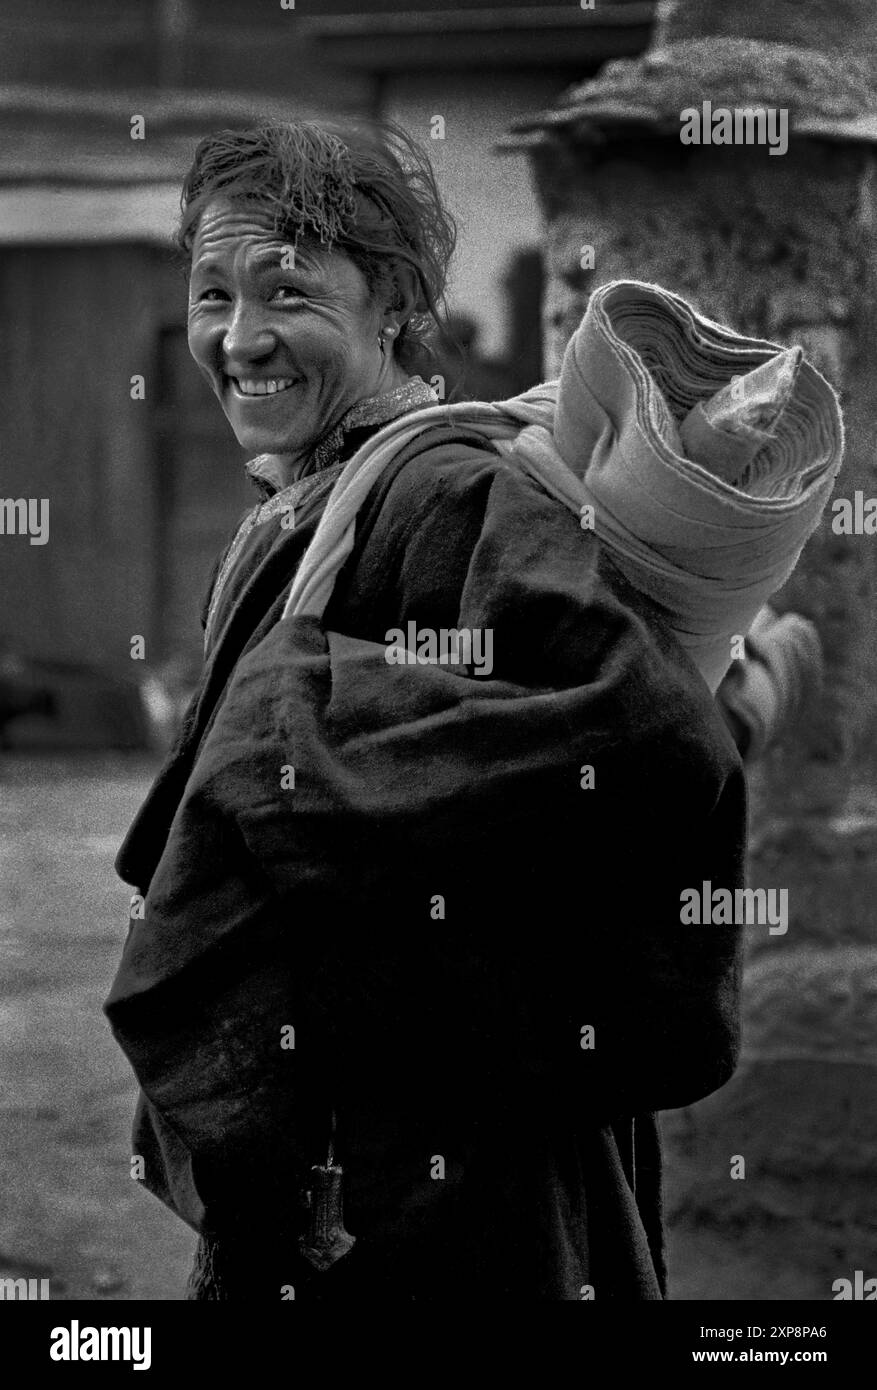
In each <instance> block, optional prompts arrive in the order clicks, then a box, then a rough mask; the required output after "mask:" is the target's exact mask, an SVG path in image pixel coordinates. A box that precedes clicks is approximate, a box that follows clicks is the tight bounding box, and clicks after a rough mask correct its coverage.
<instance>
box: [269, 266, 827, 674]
mask: <svg viewBox="0 0 877 1390" xmlns="http://www.w3.org/2000/svg"><path fill="white" fill-rule="evenodd" d="M435 424H452V425H455V426H457V427H462V428H465V429H466V430H467V432H470V433H472V434H474V435H476V436H480V437H482V438H484V440H485V441H487V442H490V443H491V444H492V445H493V446H494V448H496V449H497V450H498V451H499V452H500V453H501V454H503V455H504V456H506V457H507V458H508V459H509V460H510V461H511V462H513V463H514V464H516V465H518V466H520V467H521V468H523V469H524V470H526V471H527V472H528V473H529V474H530V475H531V476H532V477H533V478H535V479H536V480H537V481H538V482H539V484H540V485H541V486H542V487H543V488H544V489H545V490H546V491H547V492H548V493H549V494H550V495H551V496H553V497H555V498H556V499H557V500H558V501H559V502H561V503H563V504H564V505H565V506H567V507H569V508H570V509H572V510H573V511H574V512H576V513H577V514H579V515H581V517H582V525H583V527H587V528H588V529H590V528H591V527H593V529H594V530H595V531H596V532H597V534H598V536H599V537H600V538H601V539H602V541H603V542H604V544H605V545H606V546H607V548H608V549H609V551H610V552H611V554H612V557H613V559H614V561H615V563H616V565H617V566H618V568H619V569H620V570H621V571H622V573H623V574H624V575H625V577H626V578H627V579H628V580H629V581H630V582H631V583H632V584H633V585H634V586H635V587H636V588H638V589H640V590H641V591H642V592H644V593H645V594H646V595H647V596H648V597H649V598H650V599H652V600H653V601H654V602H656V603H657V604H658V605H659V606H660V608H661V609H662V610H663V612H664V614H665V616H666V618H667V621H668V623H669V626H670V627H671V628H672V630H673V631H674V632H675V634H676V636H677V638H678V639H679V641H680V642H681V644H682V646H683V647H684V648H685V649H686V651H687V652H688V655H689V656H690V657H691V659H692V660H693V662H694V663H695V665H696V666H697V668H698V670H699V671H700V673H701V675H702V676H703V678H704V680H705V681H706V683H707V685H708V686H709V688H710V690H711V692H713V693H715V691H716V689H717V688H718V686H719V684H720V682H721V680H722V678H723V676H724V675H725V673H726V671H727V670H728V667H729V665H730V660H731V650H732V647H731V638H732V637H734V636H737V635H740V636H743V635H745V634H746V633H747V632H748V630H749V628H750V626H751V624H752V621H753V619H754V618H755V616H756V614H757V613H758V612H759V610H760V609H761V608H762V606H763V605H764V603H765V602H766V601H767V600H768V599H769V598H770V596H771V595H772V594H773V593H775V592H776V591H777V589H779V588H780V587H781V586H782V585H783V584H784V583H785V581H786V580H787V579H788V577H789V575H790V574H791V572H792V570H793V569H794V567H795V564H796V563H797V560H798V557H799V555H800V553H801V551H802V549H803V547H804V544H805V542H806V541H807V539H808V538H809V536H810V535H811V534H812V532H813V531H814V530H815V528H816V526H817V525H818V523H819V519H820V517H821V515H822V512H823V510H824V508H825V506H826V504H827V502H828V499H829V497H830V495H831V492H832V489H833V486H834V481H835V478H836V476H837V473H838V471H839V469H840V466H841V461H842V457H843V422H842V417H841V412H840V407H839V404H838V399H837V396H836V394H835V392H834V390H833V389H832V387H831V386H830V385H829V383H828V382H827V381H826V380H825V378H824V377H823V376H821V375H820V373H819V372H818V371H816V370H815V368H814V367H812V366H811V365H810V364H809V363H808V362H806V361H805V360H804V357H803V353H802V351H801V349H800V348H795V349H790V350H789V349H783V348H781V347H780V346H778V345H777V344H775V343H770V342H767V341H763V340H761V339H757V338H748V337H744V336H742V335H740V334H738V333H735V332H733V331H732V330H731V329H729V328H725V327H722V326H721V325H720V324H717V323H713V322H712V321H711V320H710V319H707V318H705V317H704V316H703V315H701V314H699V313H697V311H696V310H695V309H693V308H692V307H691V306H690V305H689V304H687V303H686V301H685V300H684V299H681V298H680V297H679V296H677V295H674V294H671V293H670V292H669V291H667V290H664V289H661V288H660V287H659V286H656V285H649V284H644V283H640V282H637V281H616V282H613V283H611V284H607V285H604V286H603V287H602V288H600V289H598V290H597V291H596V292H595V293H594V295H593V296H592V298H591V300H590V303H589V305H588V309H587V312H586V314H585V316H584V318H583V320H582V323H581V325H580V326H579V328H578V330H577V331H576V333H575V334H574V335H573V337H572V339H571V341H570V343H569V345H568V347H567V350H566V354H565V356H564V360H563V365H562V369H561V375H560V379H559V380H558V381H556V382H548V383H546V384H544V385H541V386H537V387H534V388H533V389H532V390H530V391H526V392H524V393H523V394H522V395H520V396H516V397H513V398H512V399H511V400H507V401H500V402H495V403H493V404H486V403H480V402H473V403H463V404H459V405H436V406H428V407H426V408H424V409H422V410H418V411H416V412H411V413H409V414H407V415H405V416H403V417H402V418H400V419H398V420H395V421H393V422H392V423H391V424H389V425H387V426H386V427H385V428H384V429H382V430H380V431H379V432H378V433H377V434H375V435H374V436H373V437H372V438H371V439H370V440H369V441H368V443H367V444H365V445H364V446H363V448H361V449H360V450H359V451H358V452H357V453H356V454H355V455H354V457H353V458H352V459H351V460H350V461H349V463H348V464H347V465H346V467H345V468H344V470H343V472H342V473H341V475H340V477H339V479H338V481H337V483H336V485H335V488H334V490H333V493H332V496H331V498H330V500H329V503H328V505H327V507H326V510H325V512H324V514H323V517H322V520H321V523H320V525H319V527H318V529H317V532H316V534H315V536H314V538H313V541H312V543H311V545H310V547H309V548H308V550H307V552H306V553H305V556H304V558H303V560H302V563H301V566H300V568H299V570H298V572H297V574H296V577H295V581H294V583H293V585H292V588H291V590H290V594H289V598H288V601H287V604H286V607H285V609H284V617H286V616H289V615H309V616H316V617H319V616H321V615H322V613H323V610H324V608H325V606H326V604H327V602H328V600H329V597H330V595H331V593H332V589H333V586H334V582H335V578H336V576H337V574H338V572H339V570H340V568H341V566H342V564H343V563H344V561H345V559H346V558H347V556H348V555H349V554H350V552H351V549H352V546H353V535H354V524H355V520H356V515H357V512H358V511H359V509H360V507H361V506H362V504H363V502H364V501H365V498H366V497H367V496H368V493H369V491H370V489H371V488H372V486H373V485H374V483H375V482H376V481H377V479H378V478H379V477H380V475H381V473H382V472H383V470H384V469H385V468H386V467H387V465H388V464H389V463H390V462H391V460H392V459H394V458H395V457H396V456H397V454H398V452H399V451H400V450H401V449H403V448H405V447H406V446H408V445H409V444H410V443H411V442H412V441H413V440H415V439H416V438H417V437H418V435H420V434H421V433H422V432H423V431H424V430H427V429H429V428H430V426H432V425H435ZM589 509H591V510H590V511H589Z"/></svg>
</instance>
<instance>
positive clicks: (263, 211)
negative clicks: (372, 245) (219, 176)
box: [192, 197, 346, 272]
mask: <svg viewBox="0 0 877 1390" xmlns="http://www.w3.org/2000/svg"><path fill="white" fill-rule="evenodd" d="M293 236H294V234H291V233H289V232H287V233H286V235H285V236H284V235H283V234H282V233H281V232H279V231H278V230H277V227H276V222H275V218H274V215H273V213H272V212H271V210H270V209H268V208H264V207H259V206H258V205H257V204H246V203H237V202H231V201H229V200H228V199H225V198H220V197H217V198H214V199H212V200H211V201H210V202H209V203H208V204H207V206H206V207H205V208H204V211H203V212H202V214H201V216H200V218H199V220H198V225H197V229H196V231H195V236H194V239H193V242H192V270H193V272H194V271H195V270H196V269H197V268H198V266H199V264H201V263H202V262H204V261H211V262H214V261H223V262H233V261H235V260H241V259H245V260H246V259H249V258H251V257H252V256H256V257H258V258H260V259H261V258H262V256H264V255H268V256H271V255H276V256H278V257H279V256H281V255H282V254H283V253H284V251H289V250H290V249H291V248H292V247H293V240H292V237H293ZM342 256H343V253H341V252H340V251H339V250H338V249H337V248H335V249H333V250H329V248H327V247H325V246H321V245H320V243H319V241H318V240H317V239H316V238H314V237H310V236H308V235H306V234H302V235H300V236H299V237H298V238H297V240H296V241H295V246H294V261H295V263H301V264H303V265H307V266H311V267H313V268H314V269H316V268H318V267H323V268H328V267H329V266H330V265H331V264H332V262H333V261H337V259H339V258H340V257H342ZM344 259H346V257H344Z"/></svg>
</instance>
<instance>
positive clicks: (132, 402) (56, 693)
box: [0, 0, 653, 746]
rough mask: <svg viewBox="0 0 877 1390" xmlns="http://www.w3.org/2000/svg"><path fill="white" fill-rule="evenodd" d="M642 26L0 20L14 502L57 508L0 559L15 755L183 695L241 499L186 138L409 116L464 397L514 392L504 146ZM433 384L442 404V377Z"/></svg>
mask: <svg viewBox="0 0 877 1390" xmlns="http://www.w3.org/2000/svg"><path fill="white" fill-rule="evenodd" d="M652 13H653V6H652V5H651V4H650V3H640V0H601V3H600V4H599V5H598V6H597V7H596V9H595V10H593V11H591V10H586V9H582V8H580V7H579V6H578V5H572V4H570V3H563V4H554V5H551V4H549V5H527V4H521V3H511V4H505V5H502V6H495V5H494V6H491V5H490V4H488V3H486V2H485V3H481V0H465V3H457V4H450V3H449V0H417V3H416V4H413V3H410V0H409V3H406V2H405V0H373V2H372V3H353V0H347V2H346V3H345V0H298V3H296V4H293V5H291V6H290V7H289V8H287V7H285V6H281V4H280V3H278V0H247V3H244V0H40V3H39V4H38V5H37V4H33V5H22V4H21V3H20V0H0V316H2V322H3V324H4V326H5V329H6V331H5V333H4V335H3V345H2V353H3V358H2V370H3V377H4V387H5V389H4V410H3V418H2V422H0V470H2V476H0V490H2V492H3V494H4V496H7V497H10V498H16V497H47V498H49V499H50V503H51V506H50V525H51V539H50V542H49V544H48V545H46V546H44V547H43V546H31V545H29V544H28V541H27V539H26V538H25V537H16V538H10V537H7V538H5V540H4V544H3V545H2V547H0V591H2V592H4V593H5V594H14V595H15V602H14V603H11V604H6V605H4V609H3V612H2V614H0V642H2V643H3V644H4V646H3V650H5V652H6V653H7V656H6V660H5V663H4V662H3V661H2V660H0V723H2V724H3V725H4V726H5V740H6V743H7V744H8V745H10V746H21V745H26V744H30V743H33V742H35V741H36V742H42V743H45V742H49V743H56V744H62V745H65V744H68V745H69V744H75V743H79V744H80V745H88V744H93V743H94V744H101V743H104V744H105V743H110V744H115V745H116V746H125V745H128V744H133V745H135V746H136V745H137V744H139V743H141V742H142V741H143V738H144V736H145V732H146V725H145V724H144V720H143V718H142V715H141V713H140V699H139V696H138V694H137V688H138V686H141V687H142V684H143V677H144V673H145V672H147V671H152V672H155V671H160V672H162V673H163V675H167V676H168V677H169V685H170V686H171V687H173V685H174V682H175V681H181V682H182V685H183V686H185V681H186V672H187V671H188V670H189V668H190V667H191V666H192V664H193V663H195V662H197V659H198V655H199V647H200V631H199V628H198V623H197V604H198V600H199V597H200V595H201V594H202V592H203V589H204V586H205V584H206V582H207V579H208V576H209V572H210V567H211V564H212V562H213V560H214V559H215V557H216V555H217V552H218V551H219V550H220V548H221V547H222V546H223V545H224V543H225V541H226V538H227V535H228V533H229V529H230V528H231V527H232V526H233V524H234V522H235V520H236V518H237V516H238V514H239V513H240V512H241V511H242V510H243V509H244V508H245V507H246V506H247V505H248V504H249V502H250V493H249V489H248V487H247V485H246V484H245V482H244V480H243V476H242V472H241V468H240V463H241V462H242V459H241V454H240V450H239V449H238V447H237V445H236V444H235V442H234V440H233V438H232V436H231V434H230V431H229V430H228V428H227V425H226V423H225V421H224V419H223V418H222V416H221V413H220V412H219V410H218V409H217V408H216V405H215V401H214V400H213V398H212V397H211V395H210V393H209V390H208V388H207V387H206V386H205V384H204V383H203V381H202V380H201V378H200V376H199V375H198V373H197V372H196V369H195V367H194V365H193V363H192V362H191V360H190V358H189V355H188V351H187V347H186V334H185V307H186V296H185V282H184V279H183V277H182V274H181V272H180V270H179V269H178V267H177V266H176V265H175V264H174V261H173V258H172V257H171V255H170V254H169V253H168V250H167V244H168V238H169V236H170V234H171V232H172V230H173V226H174V221H175V216H176V213H177V211H178V206H179V186H180V181H181V178H182V175H183V173H184V172H185V169H186V168H187V166H188V163H189V161H190V159H191V154H192V151H193V149H194V145H195V143H196V141H197V139H198V138H199V137H200V136H201V135H202V134H203V133H205V132H206V131H208V130H210V129H214V128H217V127H219V126H222V125H229V124H235V123H239V124H248V123H250V121H251V120H252V119H253V118H254V117H258V116H260V115H267V116H279V117H283V116H286V117H289V116H293V115H298V116H314V115H317V114H319V113H321V112H322V113H324V114H329V113H334V114H338V113H343V112H353V113H360V112H361V113H368V114H372V115H378V116H386V117H390V118H392V119H396V120H399V121H400V122H401V123H403V124H404V125H405V126H406V128H407V129H409V130H410V131H411V132H412V134H414V135H415V136H418V137H419V138H421V139H422V140H423V141H424V142H425V143H426V145H427V147H428V149H429V152H430V155H431V156H432V158H433V160H434V163H435V167H436V170H437V174H438V177H439V181H440V184H441V187H442V190H443V192H444V194H445V197H446V199H447V202H448V204H449V206H450V207H451V209H452V211H453V212H454V213H455V214H456V215H457V217H458V219H459V222H460V243H459V248H460V249H459V254H458V258H457V263H456V267H455V272H454V279H453V282H452V285H451V288H450V295H449V304H450V307H451V309H452V310H454V311H455V312H458V313H460V314H464V315H466V316H467V317H468V318H469V319H470V320H471V321H472V324H473V331H474V332H475V334H477V337H478V342H477V344H475V346H474V350H473V352H472V353H471V354H470V356H471V357H472V359H473V360H472V370H471V379H470V381H469V382H468V383H467V385H468V386H469V387H470V388H471V389H470V390H469V394H476V393H477V392H478V391H481V390H484V389H485V388H489V387H491V386H492V387H493V391H492V394H495V395H508V394H510V393H511V392H513V391H515V390H517V389H521V388H522V387H524V386H526V385H529V384H531V383H532V382H533V381H536V380H538V379H539V376H540V372H541V350H540V343H541V330H540V312H541V309H540V293H541V231H540V217H539V209H538V203H537V199H536V194H535V190H533V188H532V186H531V182H530V180H529V177H528V173H527V162H526V158H525V156H524V155H514V154H513V155H512V156H511V157H509V158H506V159H504V160H499V159H497V158H496V157H495V155H494V152H493V151H494V146H495V145H496V143H497V141H499V140H500V139H501V137H502V136H503V134H504V133H505V131H506V130H507V129H508V126H509V124H510V123H511V122H512V121H513V120H515V119H516V118H517V117H518V116H520V115H522V114H526V113H528V112H532V111H535V110H538V109H539V108H540V107H541V106H544V105H545V103H546V102H549V101H551V100H553V99H554V97H555V96H556V95H557V93H558V92H559V91H560V90H561V89H562V88H563V87H564V86H566V85H568V84H569V83H570V82H571V81H572V80H573V79H574V78H577V77H581V76H583V75H585V74H587V73H590V72H594V71H596V70H597V68H599V66H600V65H601V64H602V63H603V62H604V61H605V60H606V59H607V58H612V57H616V56H619V55H622V54H629V53H636V52H638V51H639V50H640V49H641V48H642V47H643V46H644V45H645V44H646V42H647V40H648V35H649V24H650V21H651V18H652ZM138 116H139V117H142V127H140V128H139V129H142V134H143V138H142V139H132V121H133V120H134V118H136V117H138ZM434 117H438V118H440V123H437V122H434V120H433V118H434ZM133 129H134V130H137V129H138V127H137V126H136V125H135V126H134V127H133ZM434 135H439V136H440V137H441V138H433V136H434ZM483 359H487V360H486V362H484V361H483ZM479 364H481V365H480V369H479ZM436 370H437V371H440V372H442V374H445V373H446V374H447V375H448V377H449V381H448V389H450V387H451V385H452V384H453V381H452V380H451V379H450V378H452V377H453V376H454V364H453V363H451V364H449V365H448V366H447V367H446V366H445V364H442V363H438V364H437V367H436ZM137 377H142V378H143V382H142V386H140V387H138V386H137V385H136V384H135V385H134V386H133V387H132V379H134V378H137ZM96 595H100V602H99V603H95V596H96ZM135 635H139V636H142V637H143V638H144V643H145V648H144V650H145V657H144V659H143V660H142V661H132V659H131V655H130V653H131V639H132V637H133V636H135ZM23 662H24V663H25V667H26V669H25V667H23V666H22V663H23ZM4 671H5V675H4V674H3V673H4ZM4 692H5V694H4ZM47 693H48V694H51V696H52V704H51V717H50V715H49V713H48V712H47V706H46V704H45V700H46V696H47ZM158 699H159V704H160V701H161V695H160V693H159V696H158ZM4 711H5V714H4ZM28 711H31V712H28ZM13 716H15V717H13Z"/></svg>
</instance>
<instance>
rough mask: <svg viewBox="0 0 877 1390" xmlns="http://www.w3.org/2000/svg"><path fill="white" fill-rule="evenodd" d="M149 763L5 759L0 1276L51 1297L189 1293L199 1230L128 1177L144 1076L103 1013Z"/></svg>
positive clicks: (0, 821)
mask: <svg viewBox="0 0 877 1390" xmlns="http://www.w3.org/2000/svg"><path fill="white" fill-rule="evenodd" d="M151 774H152V768H151V766H150V765H149V764H148V763H145V762H143V761H137V760H131V759H127V758H118V759H115V760H114V759H112V758H101V759H98V758H90V759H88V760H85V759H82V760H72V759H69V758H65V759H64V760H63V761H62V760H58V759H53V758H49V757H32V758H28V757H24V756H20V755H8V754H7V755H4V756H3V757H2V761H0V1039H2V1042H0V1171H2V1185H0V1277H3V1276H15V1277H30V1278H40V1279H44V1278H48V1279H49V1281H50V1285H49V1291H50V1297H51V1298H53V1299H104V1300H105V1299H178V1298H182V1296H183V1291H184V1288H185V1281H186V1275H187V1273H188V1267H189V1265H190V1263H191V1253H192V1250H193V1247H194V1243H195V1237H194V1234H193V1233H192V1232H190V1231H189V1230H188V1229H187V1228H186V1227H185V1226H184V1225H183V1224H182V1223H181V1222H180V1221H178V1220H177V1219H176V1218H175V1217H174V1216H172V1215H171V1213H170V1212H168V1211H166V1210H165V1209H164V1208H163V1207H162V1206H161V1204H160V1203H159V1202H157V1201H155V1200H154V1198H152V1197H150V1196H149V1194H148V1193H146V1192H144V1191H143V1190H142V1189H141V1188H140V1187H139V1185H138V1183H137V1182H136V1181H135V1180H133V1179H132V1178H131V1177H130V1145H129V1133H130V1124H131V1116H132V1113H133V1105H134V1097H135V1093H136V1087H135V1085H134V1082H133V1077H132V1074H131V1072H130V1069H129V1067H128V1065H127V1063H126V1061H125V1058H124V1057H123V1055H122V1053H121V1052H120V1051H119V1049H118V1047H117V1046H116V1044H115V1043H114V1042H113V1039H112V1037H111V1035H110V1032H109V1029H108V1028H107V1026H106V1022H105V1020H104V1017H103V1014H102V1013H101V1004H102V1001H103V999H104V998H105V997H106V994H107V992H108V990H109V986H110V983H111V980H112V977H113V974H114V970H115V966H116V961H117V959H118V957H119V953H120V951H121V948H122V943H123V941H124V938H125V932H126V929H127V916H128V900H129V896H130V893H129V890H127V889H126V886H125V884H123V883H122V882H121V881H120V880H119V879H118V878H117V877H116V875H115V873H114V871H113V858H114V856H115V853H116V850H117V848H118V846H119V843H120V840H121V838H122V836H123V834H124V832H125V830H126V828H127V826H128V823H129V822H130V820H131V817H132V815H133V813H134V811H135V810H136V808H137V805H138V804H139V802H140V801H141V799H142V796H143V793H144V792H145V790H146V788H147V786H148V784H149V781H150V780H151Z"/></svg>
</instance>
